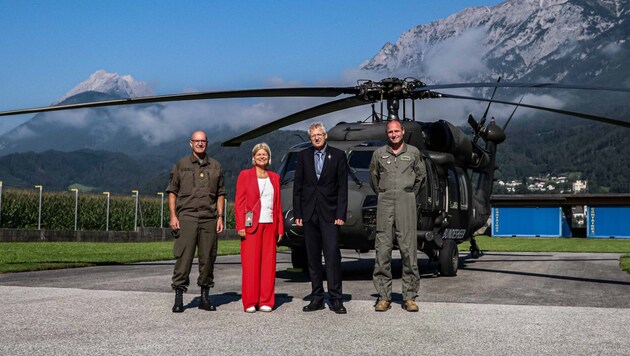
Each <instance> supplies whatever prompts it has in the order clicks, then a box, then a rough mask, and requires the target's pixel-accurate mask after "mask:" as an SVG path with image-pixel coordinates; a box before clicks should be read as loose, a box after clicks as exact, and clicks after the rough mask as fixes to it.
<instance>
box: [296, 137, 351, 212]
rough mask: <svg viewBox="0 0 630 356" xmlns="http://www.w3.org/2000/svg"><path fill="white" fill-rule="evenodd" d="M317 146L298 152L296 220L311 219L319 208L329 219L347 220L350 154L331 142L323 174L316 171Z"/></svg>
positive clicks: (327, 150) (325, 158)
mask: <svg viewBox="0 0 630 356" xmlns="http://www.w3.org/2000/svg"><path fill="white" fill-rule="evenodd" d="M314 156H315V149H314V148H313V147H312V146H311V147H310V148H307V149H305V150H302V151H301V152H300V153H298V158H297V166H296V168H295V180H294V182H293V210H294V217H295V218H296V219H303V220H304V221H305V222H306V221H309V219H310V218H311V216H312V215H313V212H314V211H315V208H317V211H318V212H319V213H320V218H323V220H324V221H326V222H331V223H332V222H334V221H335V219H341V220H343V221H346V211H347V210H348V164H347V161H346V154H345V153H344V152H343V151H341V150H339V149H337V148H334V147H331V146H330V145H328V147H327V148H326V156H325V157H324V166H323V168H322V174H321V176H320V178H319V180H318V179H317V175H316V173H315V159H314Z"/></svg>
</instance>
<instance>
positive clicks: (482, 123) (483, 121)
mask: <svg viewBox="0 0 630 356" xmlns="http://www.w3.org/2000/svg"><path fill="white" fill-rule="evenodd" d="M500 81H501V77H499V79H497V83H499V82H500ZM497 88H498V87H494V90H493V91H492V96H491V97H490V101H489V102H488V106H487V107H486V112H484V113H483V116H482V117H481V121H480V122H479V124H480V125H481V126H483V125H484V124H485V123H486V117H487V116H488V111H489V110H490V105H492V99H494V94H496V93H497Z"/></svg>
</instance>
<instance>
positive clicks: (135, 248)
mask: <svg viewBox="0 0 630 356" xmlns="http://www.w3.org/2000/svg"><path fill="white" fill-rule="evenodd" d="M477 242H478V244H479V247H480V248H481V249H482V250H483V251H496V252H593V253H623V254H626V255H624V256H622V258H621V260H620V263H619V265H620V268H621V269H623V270H624V271H626V272H628V273H630V239H627V240H620V239H618V240H612V239H583V238H573V239H565V238H493V237H487V236H480V237H478V238H477ZM469 247H470V245H469V244H468V243H467V242H465V243H463V244H461V245H460V246H459V250H460V251H467V250H468V249H469ZM279 250H280V251H282V250H284V251H286V250H287V248H286V247H280V248H279ZM239 251H240V242H239V241H238V240H220V242H219V255H235V254H238V253H239ZM172 259H173V243H172V242H171V241H167V242H142V243H92V242H3V243H0V273H7V272H22V271H37V270H46V269H57V268H71V267H86V266H99V265H113V264H124V263H133V262H148V261H165V260H172Z"/></svg>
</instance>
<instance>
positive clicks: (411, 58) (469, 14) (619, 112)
mask: <svg viewBox="0 0 630 356" xmlns="http://www.w3.org/2000/svg"><path fill="white" fill-rule="evenodd" d="M629 2H630V0H572V1H566V0H508V1H504V2H502V3H500V4H498V5H496V6H491V7H490V6H484V7H471V8H467V9H465V10H463V11H461V12H459V13H456V14H453V15H451V16H449V17H447V18H445V19H441V20H438V21H435V22H432V23H429V24H421V25H419V26H416V27H415V28H412V29H410V30H409V31H407V32H405V33H403V34H402V35H401V36H400V38H399V39H398V40H397V41H396V43H386V44H385V45H384V46H383V47H382V48H381V50H380V51H378V53H376V55H375V56H374V57H373V58H371V59H370V60H366V61H365V62H364V63H362V64H361V65H359V67H358V68H357V73H358V74H356V75H357V77H360V78H365V77H369V78H379V79H380V78H384V77H391V76H397V77H406V76H412V77H417V78H419V79H421V80H423V81H425V82H427V83H444V82H470V81H495V80H497V78H498V77H501V78H502V80H503V81H536V82H540V81H554V82H562V83H565V84H589V85H609V86H618V87H628V86H630V66H628V65H627V64H626V63H625V61H626V59H627V58H629V57H630V56H629V55H630V47H629V43H628V41H627V39H628V33H630V27H629V26H630V22H628V21H627V20H628V18H629V14H630V6H629ZM467 93H469V92H467ZM473 93H474V94H475V95H483V96H488V95H489V93H490V92H489V91H488V90H475V91H473ZM145 95H153V92H152V91H151V89H150V88H149V86H148V85H146V84H145V83H143V82H141V81H137V80H135V79H134V78H133V77H131V76H130V75H119V74H116V73H108V72H106V71H104V70H98V71H96V72H95V73H93V74H92V75H91V76H90V77H89V78H88V79H87V80H86V81H84V82H82V83H80V84H78V85H77V86H76V87H75V88H73V89H72V90H70V91H69V92H68V93H66V94H65V95H63V96H62V97H61V98H60V99H59V100H58V101H57V102H56V103H58V104H69V103H77V102H87V101H95V100H107V99H116V98H130V97H137V96H145ZM497 97H500V98H501V99H504V100H511V101H518V100H519V99H520V98H521V97H523V101H524V102H527V103H532V104H535V105H550V106H554V107H562V108H565V109H568V110H574V111H583V112H588V113H592V114H596V115H604V116H610V117H613V118H625V117H628V116H630V107H629V106H628V105H627V104H626V102H627V94H611V93H600V92H598V93H594V92H584V91H563V92H557V91H550V90H540V91H536V92H535V93H531V92H528V93H525V92H523V91H522V90H516V89H509V90H508V89H501V90H499V91H498V92H497ZM270 106H271V105H268V104H266V103H263V104H254V105H244V106H243V105H240V104H239V105H232V104H223V103H220V104H219V103H197V102H189V103H186V104H181V103H180V104H148V105H142V106H130V107H116V108H98V109H90V110H76V111H64V112H53V113H41V114H37V115H35V116H34V117H33V118H32V119H31V120H29V121H27V122H26V123H24V124H22V125H20V126H18V127H16V128H15V129H13V130H11V131H9V132H7V133H5V134H3V135H0V156H1V157H0V164H1V167H2V168H1V170H0V180H5V181H7V182H8V181H11V182H15V184H18V185H23V186H30V185H32V184H33V182H34V181H33V179H35V178H36V177H37V178H38V179H40V180H41V179H44V178H43V176H41V177H40V175H39V173H38V175H32V176H30V177H29V175H28V174H27V173H24V172H22V173H19V174H18V173H16V172H12V173H11V172H7V167H8V168H11V169H14V168H15V167H23V165H18V163H17V162H22V163H24V162H35V161H39V162H40V164H39V166H37V165H34V166H32V167H30V168H28V169H32V170H35V171H37V172H42V174H52V172H56V171H55V168H54V167H53V166H50V165H47V163H52V162H56V164H57V165H60V166H63V167H66V166H67V167H68V168H67V170H68V173H67V174H65V175H63V177H64V179H63V182H64V183H63V184H61V185H60V189H63V187H64V186H66V184H71V183H73V180H75V181H74V183H81V184H83V185H86V186H92V187H98V189H101V188H102V189H105V188H104V186H103V185H102V183H101V182H99V181H98V180H94V179H93V178H95V177H92V175H98V174H99V173H98V172H99V169H105V170H106V171H107V170H110V169H111V170H113V169H120V167H118V168H117V166H116V165H115V164H114V163H113V162H117V163H120V162H127V163H126V164H129V165H130V166H134V167H135V168H134V169H131V168H130V169H129V170H128V172H129V175H130V177H127V179H128V181H126V182H125V183H124V185H129V184H136V185H138V184H139V185H142V184H148V186H146V189H154V188H158V186H159V187H162V186H164V182H162V181H161V180H163V179H164V177H165V174H167V172H168V169H169V168H170V165H172V163H173V162H174V161H175V160H176V159H177V158H178V157H181V156H182V155H185V154H187V153H188V151H189V147H188V145H187V140H188V135H190V131H191V128H192V127H194V128H195V129H203V130H205V131H207V132H208V134H209V140H211V141H212V142H214V143H215V145H214V146H212V145H211V146H210V147H209V149H212V150H213V151H212V152H213V153H215V155H216V154H221V155H227V156H229V157H230V159H229V160H228V163H229V164H230V169H229V170H230V171H235V172H238V170H239V169H240V168H243V167H244V166H247V164H248V163H247V160H239V159H238V158H237V156H236V154H235V155H232V153H230V152H231V151H229V150H232V149H225V148H220V146H219V145H218V142H219V141H221V140H223V139H226V138H228V137H232V136H234V135H236V134H238V133H241V132H243V131H245V129H247V128H252V127H255V126H256V123H257V122H260V119H259V118H261V117H263V118H264V117H266V116H265V115H262V114H261V112H263V111H265V110H267V112H265V114H267V115H269V112H268V111H269V110H270V109H269V107H270ZM455 106H457V105H456V104H451V102H449V104H448V105H444V102H441V103H437V104H436V105H433V103H430V104H426V106H425V107H426V108H428V109H426V110H425V112H428V113H429V114H430V115H428V116H429V117H422V118H421V119H422V120H434V119H438V118H442V117H449V118H451V117H453V118H458V120H459V122H463V120H462V119H463V118H464V117H465V115H464V114H463V111H462V110H459V111H457V113H456V114H455V113H454V111H452V109H453V107H455ZM483 109H485V106H474V107H473V109H470V107H466V110H470V111H472V112H473V113H474V114H475V115H476V116H479V115H480V114H481V112H482V110H483ZM287 110H288V109H287ZM434 110H435V111H434ZM440 110H445V111H440ZM511 110H512V108H511V107H503V106H500V105H496V104H493V105H492V110H491V113H492V114H493V115H497V120H498V121H499V120H505V118H506V117H507V116H508V115H509V113H510V112H511ZM226 113H227V114H226ZM283 115H284V113H283ZM439 115H442V117H438V116H439ZM271 116H272V117H278V116H273V115H271ZM459 118H462V119H459ZM257 120H258V121H257ZM625 130H626V129H620V128H617V127H614V126H610V125H604V124H599V123H592V122H589V121H587V120H581V119H575V118H571V117H564V116H561V115H549V114H544V115H543V114H541V113H535V112H534V111H532V110H523V109H518V110H517V114H516V116H515V118H514V120H513V122H512V123H511V124H510V127H509V128H508V130H507V134H508V139H507V140H506V142H505V143H504V144H503V145H502V146H501V148H500V150H499V157H498V160H499V164H500V166H501V170H500V171H499V172H498V175H499V176H501V178H503V179H520V177H523V176H527V175H537V174H541V173H561V172H566V171H579V172H582V174H583V175H584V176H583V178H584V179H589V180H590V181H591V182H593V183H596V185H597V186H598V187H600V188H599V189H603V190H604V191H606V190H610V191H625V192H630V186H628V184H627V183H625V181H626V180H627V179H626V177H629V176H630V172H627V169H626V168H625V167H630V161H629V160H630V152H628V150H630V135H628V134H627V133H626V132H625ZM276 134H277V135H278V136H274V137H273V139H274V140H276V143H277V144H278V145H279V146H280V147H282V149H285V148H286V147H288V146H287V144H288V143H289V142H294V143H295V142H297V141H298V140H297V139H296V138H295V137H294V136H293V133H284V134H283V133H276ZM282 137H284V138H285V139H284V140H283V139H282ZM289 137H291V138H289ZM244 146H245V145H244ZM272 148H273V146H272ZM223 150H228V151H223ZM65 154H67V156H66V157H65V158H64V155H65ZM238 154H245V156H247V155H248V153H246V152H240V151H239V153H238ZM38 155H39V157H40V158H39V159H38V158H36V157H38ZM232 157H234V158H232ZM80 158H83V159H85V160H88V161H91V160H93V161H98V160H102V161H103V162H105V163H106V165H109V166H107V167H109V168H102V167H101V168H98V165H97V164H95V162H94V164H93V165H92V166H90V168H89V169H86V170H85V172H87V171H89V172H91V173H90V174H87V173H86V174H87V175H86V176H81V175H80V174H78V173H77V174H74V173H73V174H74V175H73V174H71V172H73V168H72V165H73V163H72V162H74V161H76V160H80ZM278 158H279V157H278ZM222 162H223V160H222ZM235 162H239V163H238V164H236V163H235ZM44 163H46V164H44ZM232 165H233V166H232ZM36 166H37V167H36ZM136 168H137V170H136ZM25 169H26V168H25ZM32 172H34V171H31V173H32ZM126 172H127V171H126ZM134 172H139V173H138V176H137V177H135V174H136V173H134ZM142 172H144V173H142ZM56 174H60V173H59V172H56ZM131 176H134V177H135V178H132V177H131ZM9 177H10V178H9ZM90 177H92V178H90ZM90 179H93V180H90ZM110 181H112V182H114V181H115V180H113V179H112V180H110ZM148 182H160V183H159V184H158V183H153V185H152V188H149V186H151V184H152V183H148ZM40 183H41V182H35V184H40ZM50 184H53V183H50ZM121 184H123V183H122V182H121ZM107 189H109V190H115V188H112V187H109V188H107ZM160 189H162V188H160ZM126 190H128V188H127V187H126V186H124V187H123V185H121V186H120V191H126Z"/></svg>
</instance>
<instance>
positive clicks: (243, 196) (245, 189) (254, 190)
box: [234, 167, 284, 236]
mask: <svg viewBox="0 0 630 356" xmlns="http://www.w3.org/2000/svg"><path fill="white" fill-rule="evenodd" d="M267 173H268V174H269V179H270V180H271V185H272V186H273V231H274V236H278V235H284V218H283V217H282V203H281V201H280V176H279V175H278V174H276V173H274V172H271V171H267ZM248 211H253V213H254V219H253V221H252V222H253V225H252V226H251V227H245V214H246V213H247V212H248ZM234 218H235V220H236V230H243V229H244V230H245V232H246V233H248V234H252V233H254V232H255V231H256V229H257V228H258V220H259V219H260V189H258V178H257V177H256V167H253V168H250V169H244V170H242V171H241V173H240V174H239V175H238V180H237V181H236V198H235V199H234Z"/></svg>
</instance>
